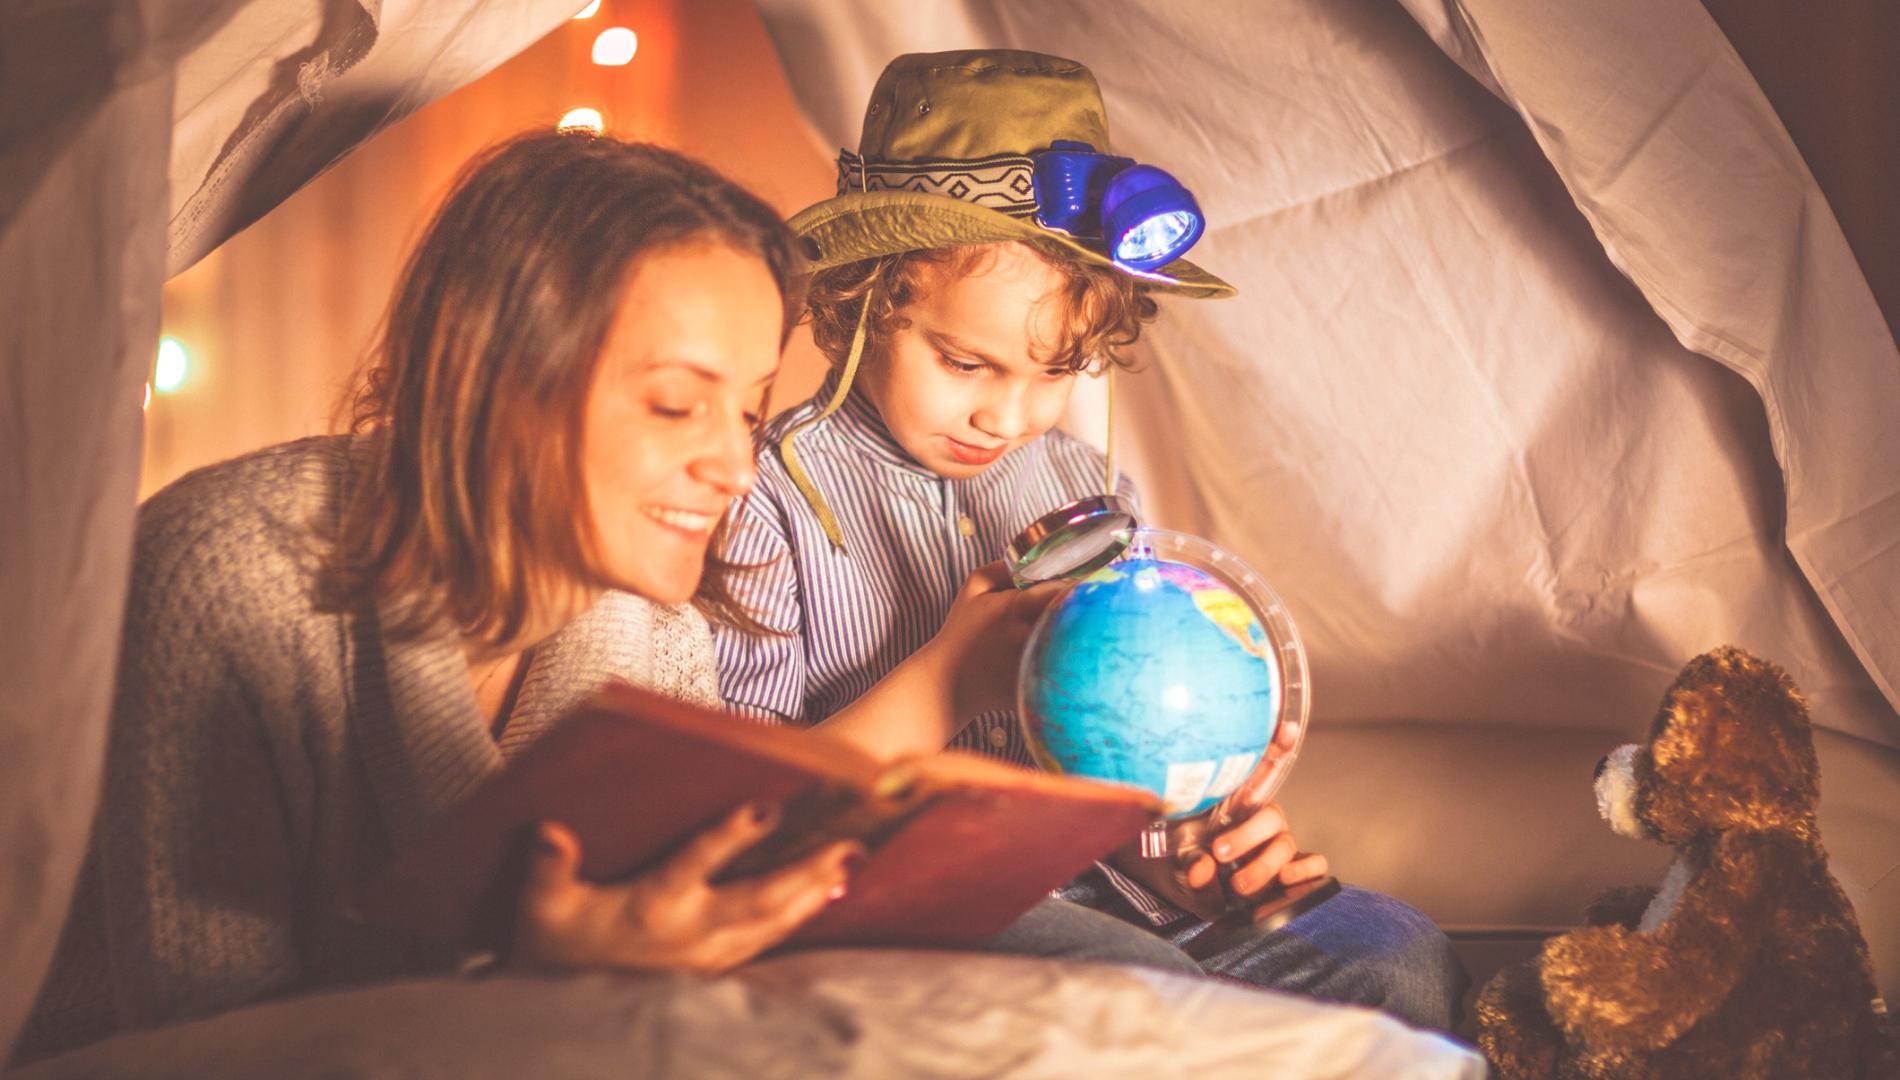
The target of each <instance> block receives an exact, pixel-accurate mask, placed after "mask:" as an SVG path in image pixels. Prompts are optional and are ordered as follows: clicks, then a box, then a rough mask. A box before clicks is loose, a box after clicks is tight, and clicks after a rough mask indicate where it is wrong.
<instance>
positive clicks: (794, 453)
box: [778, 285, 877, 551]
mask: <svg viewBox="0 0 1900 1080" xmlns="http://www.w3.org/2000/svg"><path fill="white" fill-rule="evenodd" d="M876 295H877V287H876V286H875V285H873V286H872V287H871V288H869V289H867V290H866V291H865V293H864V306H863V307H862V308H860V309H859V311H858V328H857V329H856V330H854V331H852V333H851V351H850V353H848V354H847V355H846V356H845V360H844V375H843V376H841V377H840V378H839V379H838V389H837V390H835V391H833V392H832V394H831V400H830V401H828V402H826V403H825V407H824V409H823V410H822V411H820V412H819V414H818V415H817V416H814V417H812V418H811V419H809V420H807V421H805V422H804V423H802V424H799V425H798V426H797V427H795V428H793V429H792V430H790V431H788V432H786V433H785V441H784V442H782V443H780V444H779V447H778V456H779V460H780V461H783V462H784V463H785V471H786V472H788V473H790V474H791V476H792V483H793V484H794V485H796V486H797V488H798V493H799V494H800V495H803V496H804V497H805V502H806V503H808V504H809V505H810V506H811V508H812V512H813V513H815V514H817V515H818V525H819V527H820V528H822V529H824V530H825V536H826V537H827V538H828V539H830V541H831V546H832V547H834V548H837V549H838V550H839V551H843V550H844V529H843V527H841V526H840V525H839V524H838V516H837V515H836V514H833V513H832V512H831V507H830V505H828V504H827V503H826V502H825V497H824V496H823V495H821V494H819V492H818V485H817V484H814V483H812V479H811V475H810V474H809V473H807V472H806V471H805V466H804V465H803V464H801V463H800V462H799V460H798V447H797V446H796V445H795V444H796V442H797V441H798V436H799V435H801V434H803V433H804V431H805V429H806V428H808V427H811V426H812V425H813V424H816V423H817V422H818V421H820V420H823V419H824V418H825V417H827V416H830V415H831V414H832V413H835V412H837V411H838V406H840V405H843V404H844V399H845V395H847V394H849V393H850V392H851V383H852V381H853V380H855V379H856V378H857V375H858V361H860V360H861V359H863V358H864V338H865V329H866V327H867V326H868V325H869V324H870V318H871V301H872V300H873V299H875V298H876Z"/></svg>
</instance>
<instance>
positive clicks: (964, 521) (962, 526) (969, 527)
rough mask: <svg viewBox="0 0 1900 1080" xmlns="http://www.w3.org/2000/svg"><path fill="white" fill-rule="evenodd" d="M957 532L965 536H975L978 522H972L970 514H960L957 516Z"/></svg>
mask: <svg viewBox="0 0 1900 1080" xmlns="http://www.w3.org/2000/svg"><path fill="white" fill-rule="evenodd" d="M957 531H958V532H960V533H962V534H963V535H965V536H975V535H976V522H975V521H972V520H971V519H970V515H968V514H958V515H957Z"/></svg>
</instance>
